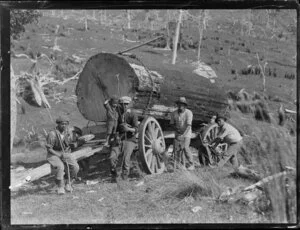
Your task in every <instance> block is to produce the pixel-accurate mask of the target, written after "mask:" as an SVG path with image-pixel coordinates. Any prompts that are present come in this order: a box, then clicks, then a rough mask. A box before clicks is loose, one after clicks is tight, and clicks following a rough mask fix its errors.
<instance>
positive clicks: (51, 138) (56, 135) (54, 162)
mask: <svg viewBox="0 0 300 230" xmlns="http://www.w3.org/2000/svg"><path fill="white" fill-rule="evenodd" d="M56 124H57V126H56V128H55V130H52V131H50V132H49V134H48V136H47V144H46V148H47V152H48V154H47V160H48V162H49V163H50V164H51V166H52V167H53V168H54V172H55V178H56V183H57V186H58V190H57V192H58V194H64V193H65V190H66V191H68V192H71V191H72V190H73V188H72V182H73V181H74V179H75V178H77V173H78V171H79V165H78V163H77V161H76V160H75V159H74V158H73V157H72V155H71V148H72V149H73V148H74V147H76V146H77V144H78V143H76V142H75V143H74V142H73V141H74V140H73V134H72V130H71V129H70V128H69V118H68V117H67V116H64V115H62V116H59V117H58V118H57V119H56ZM72 142H73V143H72ZM66 166H67V167H66ZM68 168H69V169H68ZM68 170H70V171H69V172H68ZM65 171H67V173H70V176H71V178H68V179H70V183H69V180H68V179H67V180H66V181H67V183H66V186H65V181H64V176H65V178H67V176H66V175H65Z"/></svg>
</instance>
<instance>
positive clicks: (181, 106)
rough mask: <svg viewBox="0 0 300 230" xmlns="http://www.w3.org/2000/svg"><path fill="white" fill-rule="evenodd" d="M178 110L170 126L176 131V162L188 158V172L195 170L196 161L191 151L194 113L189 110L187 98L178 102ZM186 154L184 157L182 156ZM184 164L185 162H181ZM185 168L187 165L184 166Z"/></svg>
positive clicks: (172, 117)
mask: <svg viewBox="0 0 300 230" xmlns="http://www.w3.org/2000/svg"><path fill="white" fill-rule="evenodd" d="M176 104H177V110H175V111H174V112H172V113H171V121H170V124H171V125H173V128H174V129H175V140H174V147H175V153H176V154H175V161H177V160H179V159H178V155H179V158H181V159H182V157H184V156H185V157H186V159H187V161H188V164H189V166H188V168H187V169H188V170H194V169H195V166H194V160H193V155H192V152H191V150H190V143H191V136H192V121H193V113H192V111H191V110H189V109H187V102H186V99H185V97H180V98H179V99H178V100H177V101H176ZM182 154H184V156H182ZM181 161H182V160H181ZM181 163H182V164H184V163H183V161H182V162H181ZM183 167H184V168H185V165H183Z"/></svg>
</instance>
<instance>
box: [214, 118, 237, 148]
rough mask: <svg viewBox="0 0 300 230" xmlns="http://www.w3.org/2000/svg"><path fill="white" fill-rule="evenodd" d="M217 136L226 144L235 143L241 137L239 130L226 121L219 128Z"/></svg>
mask: <svg viewBox="0 0 300 230" xmlns="http://www.w3.org/2000/svg"><path fill="white" fill-rule="evenodd" d="M218 137H220V138H221V139H223V138H224V142H226V143H228V144H232V143H237V142H239V141H241V140H242V139H243V138H242V136H241V134H240V132H239V131H238V130H237V129H236V128H234V127H233V126H232V125H230V124H228V123H226V122H224V125H223V127H222V128H221V129H220V134H219V135H218Z"/></svg>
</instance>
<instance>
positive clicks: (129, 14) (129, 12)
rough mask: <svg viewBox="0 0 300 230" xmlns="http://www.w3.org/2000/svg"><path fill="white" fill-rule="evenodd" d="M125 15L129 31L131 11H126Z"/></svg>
mask: <svg viewBox="0 0 300 230" xmlns="http://www.w3.org/2000/svg"><path fill="white" fill-rule="evenodd" d="M126 13H127V29H131V10H126Z"/></svg>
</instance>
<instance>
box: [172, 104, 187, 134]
mask: <svg viewBox="0 0 300 230" xmlns="http://www.w3.org/2000/svg"><path fill="white" fill-rule="evenodd" d="M192 121H193V113H192V111H191V110H189V109H185V110H184V112H183V113H178V110H175V111H174V112H172V113H171V121H170V124H171V125H173V124H175V126H176V129H177V130H179V133H177V134H179V135H182V134H184V132H185V130H186V128H187V127H188V126H192ZM184 137H189V138H191V137H192V128H191V127H190V129H189V131H188V132H187V133H186V135H184Z"/></svg>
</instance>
